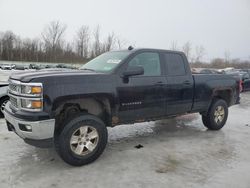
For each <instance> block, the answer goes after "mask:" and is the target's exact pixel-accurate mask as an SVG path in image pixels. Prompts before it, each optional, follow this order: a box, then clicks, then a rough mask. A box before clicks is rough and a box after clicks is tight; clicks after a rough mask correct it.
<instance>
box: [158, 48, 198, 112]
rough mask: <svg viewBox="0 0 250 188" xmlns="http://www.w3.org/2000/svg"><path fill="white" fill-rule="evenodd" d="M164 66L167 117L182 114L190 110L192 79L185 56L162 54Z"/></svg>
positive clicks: (171, 53) (170, 53) (169, 53)
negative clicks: (165, 71)
mask: <svg viewBox="0 0 250 188" xmlns="http://www.w3.org/2000/svg"><path fill="white" fill-rule="evenodd" d="M163 59H164V61H165V66H166V70H167V73H166V78H167V89H166V105H167V115H175V114H182V113H185V112H188V111H190V110H191V108H192V102H193V84H194V83H193V77H192V74H191V72H190V68H189V66H188V62H187V60H186V58H185V56H184V55H183V54H181V53H173V52H164V54H163Z"/></svg>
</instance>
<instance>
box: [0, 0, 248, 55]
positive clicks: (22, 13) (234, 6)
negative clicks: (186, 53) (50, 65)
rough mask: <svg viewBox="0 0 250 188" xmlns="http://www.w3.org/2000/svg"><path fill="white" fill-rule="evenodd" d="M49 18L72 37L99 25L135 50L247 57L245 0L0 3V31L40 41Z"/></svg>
mask: <svg viewBox="0 0 250 188" xmlns="http://www.w3.org/2000/svg"><path fill="white" fill-rule="evenodd" d="M53 20H59V21H60V22H62V23H65V24H66V25H67V30H66V32H67V33H66V38H67V39H72V38H73V35H74V34H75V32H76V30H77V29H78V28H79V27H80V26H81V25H89V26H90V27H91V28H94V27H95V26H96V25H98V24H99V25H100V27H101V31H102V33H103V35H107V34H108V32H112V31H113V32H114V33H115V34H116V35H118V36H120V37H121V38H123V39H125V40H126V41H128V45H129V44H133V45H135V46H136V47H150V48H163V49H168V48H170V45H171V42H172V41H177V45H178V46H179V47H181V46H182V45H183V44H184V43H185V42H187V41H190V42H191V43H192V47H193V49H194V47H195V46H196V45H203V46H204V48H205V49H206V57H205V59H210V58H214V57H224V53H225V51H229V52H230V54H231V55H230V56H231V58H237V57H238V58H242V59H250V0H68V1H66V0H40V1H38V0H0V31H6V30H12V31H13V32H14V33H16V34H18V35H20V36H21V37H40V33H41V31H43V29H44V26H45V25H46V24H48V23H49V22H51V21H53Z"/></svg>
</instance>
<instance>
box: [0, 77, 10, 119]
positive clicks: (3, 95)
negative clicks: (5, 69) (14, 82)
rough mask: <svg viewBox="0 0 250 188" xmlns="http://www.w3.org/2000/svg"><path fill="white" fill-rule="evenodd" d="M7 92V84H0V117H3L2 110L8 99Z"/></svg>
mask: <svg viewBox="0 0 250 188" xmlns="http://www.w3.org/2000/svg"><path fill="white" fill-rule="evenodd" d="M7 90H8V83H7V82H0V117H3V112H2V111H3V109H4V107H5V104H6V103H7V102H8V100H9V97H8V95H7V93H8V92H7Z"/></svg>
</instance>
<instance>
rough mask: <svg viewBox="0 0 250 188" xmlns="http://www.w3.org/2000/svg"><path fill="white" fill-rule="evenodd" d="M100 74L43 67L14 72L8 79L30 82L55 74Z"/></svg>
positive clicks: (55, 75)
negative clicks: (41, 68)
mask: <svg viewBox="0 0 250 188" xmlns="http://www.w3.org/2000/svg"><path fill="white" fill-rule="evenodd" d="M93 74H96V75H97V74H102V73H97V72H93V71H89V70H72V69H61V68H60V69H44V70H32V71H22V72H18V73H14V74H12V75H11V76H10V79H13V80H18V81H21V82H30V81H31V80H33V79H36V78H43V77H57V76H76V75H93Z"/></svg>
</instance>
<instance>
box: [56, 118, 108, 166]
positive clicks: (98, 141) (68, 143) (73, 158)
mask: <svg viewBox="0 0 250 188" xmlns="http://www.w3.org/2000/svg"><path fill="white" fill-rule="evenodd" d="M107 135H108V133H107V128H106V126H105V125H104V123H103V122H102V121H101V120H100V119H99V118H97V117H95V116H93V115H90V114H79V115H77V116H76V117H73V118H71V120H69V122H68V123H66V125H65V127H64V128H63V130H62V131H61V132H60V133H58V135H56V136H55V142H56V143H55V146H56V150H57V152H58V154H59V155H60V156H61V158H62V159H63V160H64V161H65V162H66V163H68V164H70V165H73V166H82V165H85V164H88V163H91V162H93V161H95V160H96V159H97V158H98V157H99V156H100V155H101V154H102V152H103V151H104V149H105V147H106V144H107Z"/></svg>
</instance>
